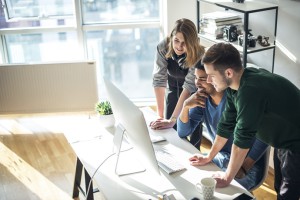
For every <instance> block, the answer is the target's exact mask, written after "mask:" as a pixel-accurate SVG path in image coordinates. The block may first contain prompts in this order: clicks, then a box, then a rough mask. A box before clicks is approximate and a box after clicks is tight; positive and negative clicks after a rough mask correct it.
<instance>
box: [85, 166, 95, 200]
mask: <svg viewBox="0 0 300 200" xmlns="http://www.w3.org/2000/svg"><path fill="white" fill-rule="evenodd" d="M84 177H85V191H86V192H88V193H87V194H86V200H94V195H93V193H94V190H93V181H91V177H90V175H89V174H88V173H87V171H86V170H85V169H84ZM90 183H91V185H90V187H89V184H90ZM89 188H90V189H89Z"/></svg>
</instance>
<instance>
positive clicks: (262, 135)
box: [196, 43, 300, 200]
mask: <svg viewBox="0 0 300 200" xmlns="http://www.w3.org/2000/svg"><path fill="white" fill-rule="evenodd" d="M202 63H203V64H204V67H205V71H206V73H207V75H208V76H207V82H208V83H211V84H212V85H213V86H214V87H215V89H216V90H217V91H218V92H220V91H223V90H227V103H226V106H225V110H224V112H223V115H222V117H221V120H220V122H219V124H218V129H217V137H216V139H215V142H214V144H213V146H212V149H211V151H210V153H209V154H208V155H207V156H203V158H199V159H198V160H197V163H196V164H198V165H204V164H206V163H207V162H209V161H210V160H211V159H210V158H213V157H214V156H215V155H216V154H217V153H218V152H219V151H220V150H221V149H222V147H223V146H224V144H225V143H226V141H227V138H229V137H230V135H231V134H234V141H233V143H234V144H233V145H232V151H231V157H230V161H229V164H228V168H227V170H226V172H225V173H222V172H219V173H216V174H215V175H214V177H215V179H216V180H217V187H226V186H228V185H229V184H230V182H231V181H232V180H233V178H234V177H235V175H236V173H237V172H238V170H239V169H240V167H241V165H242V163H243V160H244V159H245V157H246V155H247V153H248V151H249V149H250V148H251V146H252V143H253V142H252V141H253V138H254V137H257V138H258V139H260V140H262V141H263V142H265V143H267V144H269V145H271V146H273V147H274V148H275V151H274V170H275V190H276V192H277V199H278V200H282V199H285V200H299V198H300V91H299V89H298V88H297V87H296V86H295V85H293V84H292V83H291V82H290V81H288V80H287V79H285V78H284V77H282V76H279V75H276V74H272V73H270V72H268V71H266V70H264V69H256V68H243V66H242V63H241V59H240V53H239V52H238V50H237V49H236V48H235V47H233V46H232V45H231V44H229V43H218V44H215V45H213V46H212V47H210V48H209V49H208V50H207V52H206V53H205V54H204V56H203V58H202Z"/></svg>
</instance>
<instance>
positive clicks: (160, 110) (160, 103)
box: [154, 87, 165, 118]
mask: <svg viewBox="0 0 300 200" xmlns="http://www.w3.org/2000/svg"><path fill="white" fill-rule="evenodd" d="M154 93H155V96H156V105H157V114H158V116H159V117H160V118H164V105H165V88H164V87H155V88H154Z"/></svg>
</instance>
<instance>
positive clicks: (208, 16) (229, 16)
mask: <svg viewBox="0 0 300 200" xmlns="http://www.w3.org/2000/svg"><path fill="white" fill-rule="evenodd" d="M202 19H203V20H204V21H212V22H222V21H228V20H235V19H241V17H240V16H239V15H238V14H236V13H231V12H223V11H215V12H210V13H205V14H203V15H202Z"/></svg>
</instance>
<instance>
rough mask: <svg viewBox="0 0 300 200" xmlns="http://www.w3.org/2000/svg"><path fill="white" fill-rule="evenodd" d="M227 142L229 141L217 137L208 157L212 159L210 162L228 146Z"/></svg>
mask: <svg viewBox="0 0 300 200" xmlns="http://www.w3.org/2000/svg"><path fill="white" fill-rule="evenodd" d="M227 140H228V139H227V138H224V137H221V136H219V135H216V138H215V140H214V143H213V145H212V147H211V149H210V152H209V154H208V157H209V158H210V160H212V159H213V158H214V157H215V156H216V155H217V154H218V153H219V152H220V150H221V149H222V148H223V146H224V145H225V144H226V142H227Z"/></svg>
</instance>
